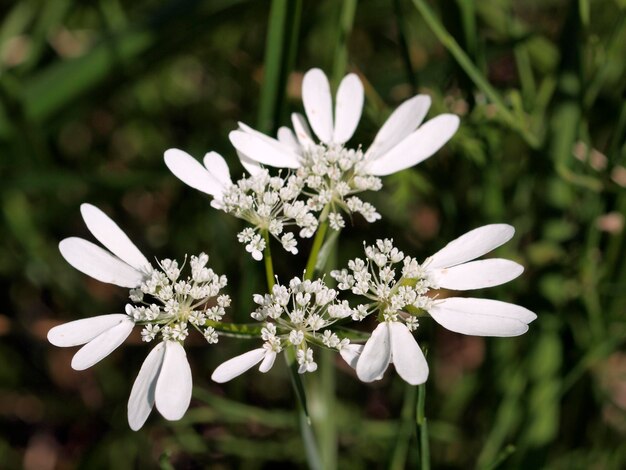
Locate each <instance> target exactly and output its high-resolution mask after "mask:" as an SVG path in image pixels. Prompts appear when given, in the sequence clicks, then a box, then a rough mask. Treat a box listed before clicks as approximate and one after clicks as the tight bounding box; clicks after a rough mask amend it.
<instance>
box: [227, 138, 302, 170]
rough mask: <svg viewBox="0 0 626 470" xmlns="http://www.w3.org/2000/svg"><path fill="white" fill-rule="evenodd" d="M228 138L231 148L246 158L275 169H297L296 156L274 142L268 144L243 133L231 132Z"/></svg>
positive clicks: (297, 161) (298, 162)
mask: <svg viewBox="0 0 626 470" xmlns="http://www.w3.org/2000/svg"><path fill="white" fill-rule="evenodd" d="M228 138H229V139H230V142H231V143H232V144H233V146H234V147H235V148H236V149H237V150H238V151H239V152H241V153H243V154H244V155H245V156H246V157H248V158H250V159H252V160H255V161H257V162H259V163H262V164H264V165H269V166H273V167H276V168H299V167H300V161H299V158H298V155H296V154H295V153H294V152H293V151H291V150H290V149H289V147H287V146H285V145H282V144H281V143H280V142H278V141H276V144H270V143H269V142H267V141H266V140H265V139H263V138H261V137H259V136H257V135H255V134H249V133H246V132H243V131H232V132H231V133H230V134H228Z"/></svg>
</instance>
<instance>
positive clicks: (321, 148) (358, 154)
mask: <svg viewBox="0 0 626 470" xmlns="http://www.w3.org/2000/svg"><path fill="white" fill-rule="evenodd" d="M302 153H303V165H302V167H300V168H299V169H298V173H297V174H298V176H300V177H301V178H302V179H303V180H304V181H305V183H306V188H307V189H309V190H311V191H312V195H311V197H310V198H309V199H308V200H307V205H308V206H309V207H311V208H312V209H313V210H315V211H321V210H323V209H324V207H326V206H328V207H329V209H330V214H329V222H330V226H331V228H333V229H335V230H340V229H341V228H343V227H344V226H345V221H344V220H343V217H342V216H341V214H340V213H339V210H344V211H345V212H347V213H348V214H353V213H360V214H361V215H362V216H363V218H364V219H365V220H367V221H368V222H375V221H376V220H379V219H380V214H379V213H378V212H376V209H375V207H374V206H372V205H371V204H370V203H368V202H364V201H362V200H361V199H359V198H358V197H356V196H353V195H354V194H357V193H360V192H363V191H378V190H380V189H381V188H382V182H381V180H380V178H378V177H377V176H372V175H368V174H367V173H366V172H364V171H363V168H364V163H365V161H364V155H363V152H362V151H361V150H360V149H358V150H352V149H347V148H344V147H343V146H341V145H339V144H333V145H328V146H327V145H324V144H319V145H311V146H308V147H306V148H305V149H303V152H302ZM349 196H351V197H349Z"/></svg>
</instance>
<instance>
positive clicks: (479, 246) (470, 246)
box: [424, 224, 515, 271]
mask: <svg viewBox="0 0 626 470" xmlns="http://www.w3.org/2000/svg"><path fill="white" fill-rule="evenodd" d="M514 234H515V229H514V228H513V227H512V226H510V225H507V224H490V225H483V226H482V227H478V228H475V229H474V230H470V231H469V232H467V233H466V234H465V235H461V236H460V237H459V238H457V239H456V240H452V241H451V242H450V243H448V244H447V245H446V246H444V247H443V248H442V249H441V250H439V251H438V252H437V253H435V254H434V255H433V256H431V257H430V258H429V259H428V260H426V261H425V262H424V264H425V265H426V268H427V269H428V271H433V270H435V269H439V268H450V267H452V266H456V265H457V264H461V263H465V262H466V261H471V260H473V259H475V258H478V257H479V256H482V255H484V254H485V253H489V252H490V251H492V250H495V249H496V248H498V247H499V246H500V245H503V244H504V243H506V242H508V241H509V240H510V239H511V238H513V235H514Z"/></svg>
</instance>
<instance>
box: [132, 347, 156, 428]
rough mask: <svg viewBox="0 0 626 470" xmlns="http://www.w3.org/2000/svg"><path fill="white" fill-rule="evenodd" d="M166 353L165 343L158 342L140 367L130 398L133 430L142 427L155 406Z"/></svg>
mask: <svg viewBox="0 0 626 470" xmlns="http://www.w3.org/2000/svg"><path fill="white" fill-rule="evenodd" d="M164 354H165V344H164V343H163V342H161V343H159V344H157V345H156V346H155V347H154V348H153V349H152V351H150V354H148V356H147V357H146V359H145V361H143V364H142V365H141V369H139V374H137V378H136V379H135V383H133V388H132V390H131V391H130V398H129V399H128V424H129V425H130V428H131V429H132V430H133V431H137V430H138V429H140V428H141V427H142V426H143V425H144V423H145V422H146V420H147V419H148V416H149V415H150V411H152V407H153V406H154V394H155V390H156V384H157V378H158V377H159V372H160V371H161V365H162V363H163V356H164Z"/></svg>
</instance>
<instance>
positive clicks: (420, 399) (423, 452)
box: [416, 384, 430, 470]
mask: <svg viewBox="0 0 626 470" xmlns="http://www.w3.org/2000/svg"><path fill="white" fill-rule="evenodd" d="M425 406H426V384H422V385H419V386H418V387H417V420H416V421H417V427H418V429H419V440H420V461H421V467H420V468H421V470H430V448H429V446H428V420H427V419H426V414H425V411H424V409H425Z"/></svg>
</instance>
